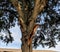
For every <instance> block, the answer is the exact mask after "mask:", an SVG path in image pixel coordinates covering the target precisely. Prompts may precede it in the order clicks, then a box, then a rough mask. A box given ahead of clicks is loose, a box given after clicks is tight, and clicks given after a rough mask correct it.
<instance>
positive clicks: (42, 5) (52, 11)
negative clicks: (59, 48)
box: [0, 0, 60, 52]
mask: <svg viewBox="0 0 60 52" xmlns="http://www.w3.org/2000/svg"><path fill="white" fill-rule="evenodd" d="M59 2H60V1H59V0H0V31H1V30H5V31H6V32H7V33H9V37H10V38H12V37H11V32H10V31H9V28H10V27H12V26H15V21H18V25H20V26H21V28H20V29H21V32H22V39H21V41H22V46H21V49H22V52H32V46H33V47H35V48H36V47H37V45H39V44H41V45H42V46H43V47H44V46H45V45H47V46H49V47H52V46H53V47H55V45H56V40H55V39H58V40H60V37H59V36H60V31H59V30H60V29H58V26H59V25H60V13H59V11H60V9H59V7H60V6H59V4H60V3H59ZM56 7H57V8H56ZM56 9H57V10H58V11H57V10H56ZM42 18H43V23H42V22H41V21H42ZM37 22H40V23H37ZM37 28H40V30H37ZM36 30H37V32H38V34H39V35H35V34H36V33H35V32H36ZM1 37H2V36H1ZM46 37H47V38H46ZM10 38H8V39H7V40H8V41H7V42H10V41H11V42H12V41H13V40H11V39H10ZM12 39H13V38H12ZM52 39H53V40H52ZM4 41H5V40H4ZM5 42H6V41H5Z"/></svg>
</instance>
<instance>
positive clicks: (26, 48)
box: [21, 33, 32, 52]
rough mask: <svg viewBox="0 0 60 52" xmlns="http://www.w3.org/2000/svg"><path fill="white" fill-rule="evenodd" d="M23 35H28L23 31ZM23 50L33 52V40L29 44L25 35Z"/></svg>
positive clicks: (23, 51) (23, 37)
mask: <svg viewBox="0 0 60 52" xmlns="http://www.w3.org/2000/svg"><path fill="white" fill-rule="evenodd" d="M22 34H23V35H26V34H25V33H22ZM21 49H22V52H32V41H31V44H30V45H28V41H27V39H26V38H25V36H22V45H21Z"/></svg>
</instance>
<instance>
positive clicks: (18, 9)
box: [11, 0, 26, 30]
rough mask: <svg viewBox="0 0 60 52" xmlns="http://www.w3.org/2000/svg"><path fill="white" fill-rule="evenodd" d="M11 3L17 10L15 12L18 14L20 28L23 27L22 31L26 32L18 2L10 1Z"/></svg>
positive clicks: (16, 0)
mask: <svg viewBox="0 0 60 52" xmlns="http://www.w3.org/2000/svg"><path fill="white" fill-rule="evenodd" d="M11 2H12V4H13V5H14V7H15V8H16V9H17V12H18V14H19V17H18V19H19V22H20V24H21V26H23V29H24V30H26V26H25V23H24V19H23V18H24V13H23V11H22V8H21V5H20V3H19V2H18V0H11Z"/></svg>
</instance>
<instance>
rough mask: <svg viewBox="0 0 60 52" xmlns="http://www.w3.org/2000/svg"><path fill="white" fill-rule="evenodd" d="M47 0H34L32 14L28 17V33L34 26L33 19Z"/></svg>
mask: <svg viewBox="0 0 60 52" xmlns="http://www.w3.org/2000/svg"><path fill="white" fill-rule="evenodd" d="M46 2H47V0H35V6H34V10H33V14H32V16H31V18H30V24H29V27H28V28H29V33H31V32H32V30H33V28H34V26H35V20H36V18H37V16H38V14H39V13H41V11H43V9H44V7H45V6H46Z"/></svg>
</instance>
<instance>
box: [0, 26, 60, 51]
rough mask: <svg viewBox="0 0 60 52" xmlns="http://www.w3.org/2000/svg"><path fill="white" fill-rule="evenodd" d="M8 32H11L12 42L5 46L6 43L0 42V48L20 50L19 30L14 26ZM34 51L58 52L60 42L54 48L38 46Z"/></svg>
mask: <svg viewBox="0 0 60 52" xmlns="http://www.w3.org/2000/svg"><path fill="white" fill-rule="evenodd" d="M10 31H11V32H12V36H13V37H14V41H13V42H12V43H9V44H8V45H6V43H4V42H2V41H1V40H0V48H10V49H20V48H21V40H20V39H21V30H20V27H19V26H17V25H16V26H15V27H13V28H11V29H10ZM2 34H3V33H2ZM35 50H54V51H60V42H58V44H57V45H56V47H55V48H54V47H52V48H48V46H47V47H45V48H43V47H42V46H41V45H40V46H38V47H37V49H35Z"/></svg>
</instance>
